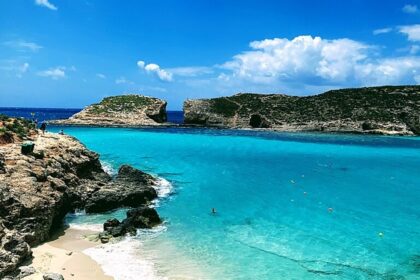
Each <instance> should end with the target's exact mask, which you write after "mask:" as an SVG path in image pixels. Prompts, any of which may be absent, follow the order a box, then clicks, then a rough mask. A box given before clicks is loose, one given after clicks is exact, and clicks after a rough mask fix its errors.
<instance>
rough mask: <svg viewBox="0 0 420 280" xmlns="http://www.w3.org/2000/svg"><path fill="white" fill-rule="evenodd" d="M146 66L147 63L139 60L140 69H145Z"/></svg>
mask: <svg viewBox="0 0 420 280" xmlns="http://www.w3.org/2000/svg"><path fill="white" fill-rule="evenodd" d="M145 65H146V63H145V62H144V61H143V60H139V61H137V66H138V67H139V68H140V69H144V66H145Z"/></svg>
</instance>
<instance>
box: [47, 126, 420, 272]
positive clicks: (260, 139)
mask: <svg viewBox="0 0 420 280" xmlns="http://www.w3.org/2000/svg"><path fill="white" fill-rule="evenodd" d="M50 129H51V130H53V131H58V129H60V127H52V128H50ZM65 132H66V133H68V134H71V135H73V136H75V137H77V138H78V139H80V141H82V142H83V143H84V144H85V145H87V147H88V148H90V149H92V150H94V151H96V152H98V153H99V154H100V155H101V160H102V161H103V163H104V164H105V165H106V166H107V167H108V168H112V169H113V170H114V172H115V170H116V169H117V168H118V167H119V166H120V165H121V164H124V163H128V164H132V165H133V166H135V167H137V168H140V169H142V170H144V171H147V172H150V173H152V174H154V175H156V176H158V177H160V178H163V179H165V180H167V181H168V182H170V183H171V185H172V193H171V195H169V196H163V197H162V198H161V200H160V201H159V202H158V212H159V213H160V215H161V216H162V217H163V219H164V221H165V223H164V225H163V226H162V227H159V228H157V229H155V230H153V231H141V232H139V234H138V236H137V237H135V238H127V239H125V240H124V241H122V242H119V243H116V244H108V245H105V246H100V247H98V248H94V249H89V250H88V251H87V253H88V254H89V255H91V256H92V257H93V258H94V259H95V260H97V261H98V262H99V263H101V264H103V268H104V271H105V272H106V273H108V274H110V275H113V276H114V277H115V278H116V279H217V280H218V279H238V280H239V279H241V280H242V279H270V280H271V279H296V280H298V279H299V280H300V279H328V280H330V279H334V280H335V279H378V280H379V279H381V280H382V279H407V280H412V279H419V275H420V206H419V205H420V141H419V140H420V138H419V137H381V136H357V135H338V134H337V135H334V134H329V135H328V134H304V133H273V132H253V131H235V130H214V129H187V128H159V129H123V128H83V127H67V128H65ZM163 182H164V181H163ZM162 186H163V187H165V188H166V189H167V188H168V186H167V185H165V184H163V183H162ZM211 208H216V209H217V214H216V215H212V214H211V213H210V210H211ZM112 216H114V217H118V218H120V219H121V218H123V217H124V210H118V211H115V212H111V213H107V214H103V215H76V216H70V217H68V219H67V221H68V222H69V223H70V224H71V225H72V226H79V227H100V226H101V223H103V222H104V221H105V220H106V219H107V218H110V217H112Z"/></svg>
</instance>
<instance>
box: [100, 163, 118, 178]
mask: <svg viewBox="0 0 420 280" xmlns="http://www.w3.org/2000/svg"><path fill="white" fill-rule="evenodd" d="M101 165H102V169H103V170H104V171H105V172H106V173H108V175H111V176H114V175H116V174H117V170H116V169H115V168H114V167H113V166H112V164H111V163H109V162H107V161H102V160H101Z"/></svg>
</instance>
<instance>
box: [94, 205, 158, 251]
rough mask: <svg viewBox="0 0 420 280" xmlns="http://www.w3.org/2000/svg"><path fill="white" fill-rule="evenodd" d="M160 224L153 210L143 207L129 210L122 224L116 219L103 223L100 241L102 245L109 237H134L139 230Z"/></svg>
mask: <svg viewBox="0 0 420 280" xmlns="http://www.w3.org/2000/svg"><path fill="white" fill-rule="evenodd" d="M161 222H162V221H161V219H160V217H159V215H158V213H157V212H156V210H155V209H154V208H150V207H144V206H143V207H138V208H134V209H130V210H128V211H127V218H125V219H124V220H123V221H122V222H119V221H118V220H117V219H111V220H108V221H106V222H105V223H104V232H103V233H101V235H100V239H101V241H102V242H103V243H106V242H108V241H109V239H110V238H111V237H120V236H123V235H125V234H127V233H130V234H133V235H134V234H135V233H136V231H137V229H139V228H152V227H154V226H156V225H158V224H160V223H161ZM102 239H104V240H102ZM104 241H105V242H104Z"/></svg>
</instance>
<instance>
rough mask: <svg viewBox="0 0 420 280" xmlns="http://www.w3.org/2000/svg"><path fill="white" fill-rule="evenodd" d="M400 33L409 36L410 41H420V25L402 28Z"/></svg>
mask: <svg viewBox="0 0 420 280" xmlns="http://www.w3.org/2000/svg"><path fill="white" fill-rule="evenodd" d="M399 31H400V33H403V34H405V35H407V37H408V40H409V41H413V42H418V41H420V24H414V25H406V26H400V27H399Z"/></svg>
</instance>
